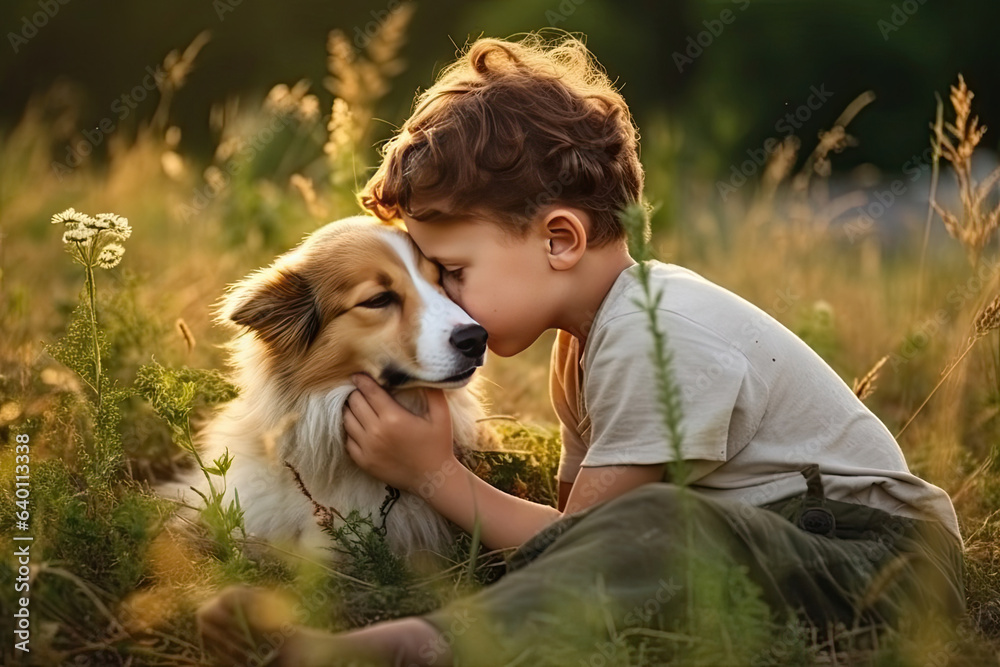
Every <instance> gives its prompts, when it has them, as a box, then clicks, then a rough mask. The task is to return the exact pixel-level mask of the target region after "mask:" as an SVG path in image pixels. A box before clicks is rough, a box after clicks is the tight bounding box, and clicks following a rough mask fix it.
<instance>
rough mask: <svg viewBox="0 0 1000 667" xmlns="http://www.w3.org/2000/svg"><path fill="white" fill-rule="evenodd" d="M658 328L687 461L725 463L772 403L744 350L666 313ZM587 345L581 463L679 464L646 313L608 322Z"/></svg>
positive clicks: (659, 318) (661, 311) (743, 443)
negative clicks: (586, 424) (587, 428)
mask: <svg viewBox="0 0 1000 667" xmlns="http://www.w3.org/2000/svg"><path fill="white" fill-rule="evenodd" d="M657 324H658V326H659V328H660V330H661V331H665V332H666V338H667V347H668V349H669V350H670V351H671V352H672V354H673V359H672V364H671V372H672V375H673V381H674V384H675V385H676V386H677V387H678V388H679V389H680V394H681V412H682V417H681V429H682V443H681V452H682V455H683V458H684V459H694V460H701V461H714V462H720V463H721V462H723V461H726V460H728V459H729V458H731V457H732V456H734V455H735V454H736V453H737V452H738V451H739V450H741V449H742V448H743V447H745V446H746V444H747V443H748V442H749V441H750V439H751V438H752V437H753V434H754V432H755V431H756V429H757V426H758V424H759V423H760V420H761V418H762V416H763V410H764V406H765V405H766V403H767V397H766V393H767V388H766V386H765V385H764V384H763V382H762V381H760V379H759V378H757V377H756V376H753V375H751V374H752V371H751V369H750V367H749V362H748V361H747V359H746V357H745V356H744V355H743V354H742V352H740V351H739V350H738V349H736V348H735V347H733V346H731V345H730V344H729V343H727V342H726V341H725V340H724V339H723V338H721V337H720V336H719V335H718V334H715V333H714V332H712V331H711V330H710V329H707V328H706V327H704V326H703V325H700V324H698V323H695V322H692V321H691V320H689V319H687V318H685V317H684V316H682V315H679V314H677V313H673V312H671V311H668V310H660V311H658V313H657ZM587 346H588V349H587V350H586V355H587V357H586V358H585V368H586V370H585V376H584V385H585V390H584V395H585V401H586V411H587V413H588V414H589V416H590V418H591V434H590V447H589V449H588V450H587V455H586V457H585V458H584V460H583V462H582V465H583V466H607V465H637V464H653V463H665V462H669V461H672V460H674V452H673V451H672V447H671V445H670V440H669V435H668V430H667V426H666V423H665V420H664V418H663V410H662V406H661V404H660V402H659V398H658V395H657V382H656V371H655V368H654V361H653V337H652V334H651V333H650V331H649V319H648V315H647V314H646V313H645V312H633V313H629V314H626V315H622V316H620V317H617V318H614V319H612V320H610V321H608V322H607V323H606V324H605V325H604V326H602V327H601V328H600V330H599V331H595V332H593V334H592V337H591V339H590V340H589V341H588V342H587ZM588 359H589V360H590V363H589V364H588V363H587V360H588ZM706 472H707V470H706ZM689 481H694V480H689Z"/></svg>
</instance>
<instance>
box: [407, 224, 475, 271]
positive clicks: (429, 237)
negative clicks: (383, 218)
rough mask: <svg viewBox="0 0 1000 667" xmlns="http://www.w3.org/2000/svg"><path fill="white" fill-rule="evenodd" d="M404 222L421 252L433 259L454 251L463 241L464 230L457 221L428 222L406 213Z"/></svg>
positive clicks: (435, 259)
mask: <svg viewBox="0 0 1000 667" xmlns="http://www.w3.org/2000/svg"><path fill="white" fill-rule="evenodd" d="M403 224H404V225H406V231H407V233H408V234H409V235H410V238H412V239H413V242H414V243H416V244H417V247H418V248H420V252H421V253H423V254H424V256H426V257H427V258H428V259H430V260H432V261H437V260H438V259H439V258H440V256H443V255H447V254H448V253H449V252H452V251H453V250H454V248H455V247H456V246H458V245H459V244H460V243H461V238H462V230H461V229H459V225H458V224H457V223H455V222H427V221H423V220H416V219H414V218H411V217H409V216H406V215H404V216H403Z"/></svg>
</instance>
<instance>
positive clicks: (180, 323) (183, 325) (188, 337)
mask: <svg viewBox="0 0 1000 667" xmlns="http://www.w3.org/2000/svg"><path fill="white" fill-rule="evenodd" d="M177 331H178V332H179V333H180V335H181V338H183V339H184V347H185V348H187V352H188V354H191V352H193V351H194V346H195V341H194V334H193V333H191V328H190V327H189V326H188V325H187V322H185V321H184V320H183V319H182V318H180V317H178V318H177Z"/></svg>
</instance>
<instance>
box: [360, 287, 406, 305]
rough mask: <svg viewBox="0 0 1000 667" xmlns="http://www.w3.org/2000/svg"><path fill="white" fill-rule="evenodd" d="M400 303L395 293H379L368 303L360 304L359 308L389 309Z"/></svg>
mask: <svg viewBox="0 0 1000 667" xmlns="http://www.w3.org/2000/svg"><path fill="white" fill-rule="evenodd" d="M395 303H399V295H398V294H396V293H395V292H393V291H385V292H379V293H378V294H376V295H375V296H373V297H372V298H370V299H368V300H367V301H362V302H361V303H359V304H358V307H359V308H388V307H389V306H391V305H393V304H395Z"/></svg>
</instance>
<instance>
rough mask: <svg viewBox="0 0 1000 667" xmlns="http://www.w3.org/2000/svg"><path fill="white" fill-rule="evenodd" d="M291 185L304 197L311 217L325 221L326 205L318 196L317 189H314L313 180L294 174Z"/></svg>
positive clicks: (290, 181) (290, 180)
mask: <svg viewBox="0 0 1000 667" xmlns="http://www.w3.org/2000/svg"><path fill="white" fill-rule="evenodd" d="M289 183H290V184H291V186H292V187H293V188H295V191H296V192H298V193H299V194H300V195H301V196H302V200H303V201H304V202H305V203H306V208H308V209H309V215H311V216H313V217H314V218H317V219H320V220H325V219H326V214H327V210H326V205H325V204H323V202H322V201H320V199H319V197H318V196H317V195H316V188H315V187H313V181H312V179H311V178H307V177H305V176H303V175H302V174H292V176H291V178H290V179H289Z"/></svg>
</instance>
